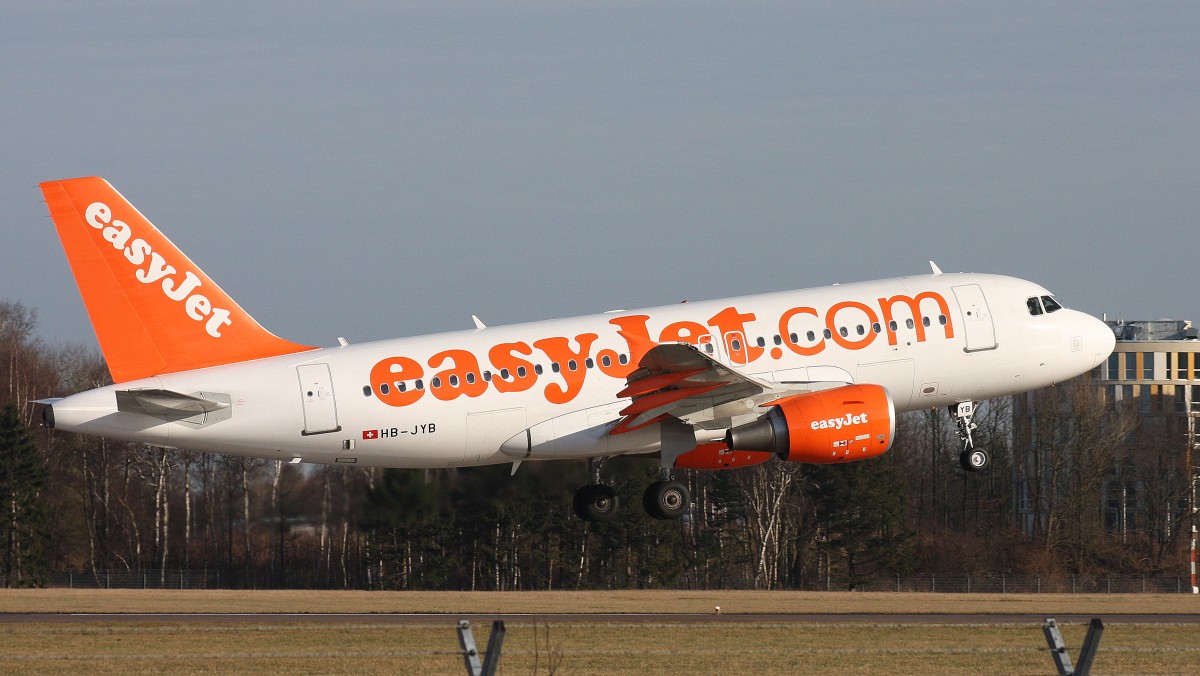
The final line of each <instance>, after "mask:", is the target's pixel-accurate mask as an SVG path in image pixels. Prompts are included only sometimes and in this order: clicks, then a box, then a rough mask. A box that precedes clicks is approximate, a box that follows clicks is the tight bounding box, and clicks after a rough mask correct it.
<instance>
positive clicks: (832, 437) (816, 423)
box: [725, 385, 896, 463]
mask: <svg viewBox="0 0 1200 676" xmlns="http://www.w3.org/2000/svg"><path fill="white" fill-rule="evenodd" d="M770 405H771V406H772V408H771V410H770V411H769V412H768V413H767V414H766V415H765V416H763V417H761V418H759V419H758V420H756V421H754V422H752V423H748V424H745V425H742V426H740V427H735V428H733V429H731V430H729V433H728V434H727V435H726V436H725V445H726V446H728V447H729V448H730V449H737V450H739V451H759V452H771V453H775V454H776V455H778V456H779V457H780V458H783V459H784V460H787V461H790V462H815V463H834V462H848V461H850V460H862V459H864V458H872V457H875V456H877V455H879V454H881V453H883V452H884V451H886V450H887V449H889V448H891V446H892V438H893V437H894V436H895V435H896V407H895V406H894V405H893V404H892V397H891V395H889V394H888V391H887V390H886V389H884V388H883V387H880V386H879V385H847V386H845V387H837V388H834V389H831V390H822V391H820V392H809V393H806V394H798V395H796V396H793V397H787V398H785V399H780V400H778V401H774V402H771V404H770Z"/></svg>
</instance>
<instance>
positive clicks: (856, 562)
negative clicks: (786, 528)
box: [805, 458, 911, 590]
mask: <svg viewBox="0 0 1200 676" xmlns="http://www.w3.org/2000/svg"><path fill="white" fill-rule="evenodd" d="M805 470H806V473H807V475H808V478H809V483H808V490H809V500H810V502H811V504H812V505H813V510H814V516H815V521H816V524H817V529H818V535H817V538H818V542H817V546H818V547H821V548H823V549H825V550H826V551H827V552H828V554H829V558H830V562H831V564H832V563H833V562H838V561H839V559H840V564H841V573H842V574H841V575H837V576H835V577H836V578H837V579H840V580H842V581H843V582H845V583H846V588H847V589H850V590H853V589H854V588H855V587H858V586H859V585H862V584H866V583H868V582H870V581H872V580H873V579H874V578H875V577H876V576H877V575H879V574H881V573H884V572H890V571H892V570H896V569H897V568H898V567H900V566H902V565H903V562H904V560H905V559H906V558H907V555H908V549H909V544H910V540H911V533H910V531H908V530H907V529H906V528H905V526H904V523H903V515H904V498H903V496H902V494H901V493H900V492H899V491H897V490H896V487H897V486H899V485H900V482H899V475H898V472H897V468H896V466H895V465H893V464H892V463H890V462H888V460H887V458H873V459H871V460H864V461H860V462H850V463H846V464H843V465H811V466H808V467H806V468H805Z"/></svg>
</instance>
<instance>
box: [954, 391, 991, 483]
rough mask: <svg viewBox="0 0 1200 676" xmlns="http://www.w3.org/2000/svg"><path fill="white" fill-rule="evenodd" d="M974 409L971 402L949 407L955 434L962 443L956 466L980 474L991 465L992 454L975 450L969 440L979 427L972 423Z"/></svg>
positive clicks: (981, 449)
mask: <svg viewBox="0 0 1200 676" xmlns="http://www.w3.org/2000/svg"><path fill="white" fill-rule="evenodd" d="M975 408H976V407H975V402H973V401H960V402H958V403H957V404H955V405H953V406H951V407H950V414H951V415H952V416H954V424H955V425H956V426H957V429H956V430H955V432H956V433H957V434H958V438H959V439H960V440H962V442H963V450H962V452H960V453H959V454H958V464H960V465H962V467H963V469H965V470H967V471H968V472H982V471H983V470H985V469H987V468H988V465H990V464H992V454H991V453H988V452H987V449H983V448H976V447H975V440H974V439H972V438H971V431H972V430H975V429H977V428H978V427H979V426H978V425H976V424H975V422H974V421H973V418H974V417H975Z"/></svg>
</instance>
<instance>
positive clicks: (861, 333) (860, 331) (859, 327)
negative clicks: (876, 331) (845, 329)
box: [855, 324, 867, 336]
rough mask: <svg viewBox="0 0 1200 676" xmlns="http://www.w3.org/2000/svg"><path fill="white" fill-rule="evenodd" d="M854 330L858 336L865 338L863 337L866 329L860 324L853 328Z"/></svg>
mask: <svg viewBox="0 0 1200 676" xmlns="http://www.w3.org/2000/svg"><path fill="white" fill-rule="evenodd" d="M855 330H856V331H858V335H860V336H865V335H867V328H866V327H865V326H863V325H862V324H859V325H858V326H857V327H856V328H855Z"/></svg>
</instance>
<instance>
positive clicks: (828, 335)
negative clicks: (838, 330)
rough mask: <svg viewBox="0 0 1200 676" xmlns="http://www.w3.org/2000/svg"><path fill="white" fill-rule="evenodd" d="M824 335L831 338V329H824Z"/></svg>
mask: <svg viewBox="0 0 1200 676" xmlns="http://www.w3.org/2000/svg"><path fill="white" fill-rule="evenodd" d="M825 337H826V338H832V337H833V331H830V330H829V329H825Z"/></svg>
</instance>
